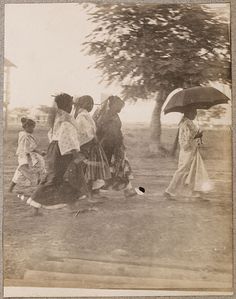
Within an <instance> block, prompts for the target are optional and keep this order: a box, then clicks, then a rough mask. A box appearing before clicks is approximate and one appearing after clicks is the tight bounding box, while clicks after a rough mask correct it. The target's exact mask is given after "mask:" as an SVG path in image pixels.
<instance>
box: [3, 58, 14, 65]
mask: <svg viewBox="0 0 236 299" xmlns="http://www.w3.org/2000/svg"><path fill="white" fill-rule="evenodd" d="M4 66H7V67H17V66H16V65H15V64H14V63H12V62H11V61H10V60H9V59H7V58H4Z"/></svg>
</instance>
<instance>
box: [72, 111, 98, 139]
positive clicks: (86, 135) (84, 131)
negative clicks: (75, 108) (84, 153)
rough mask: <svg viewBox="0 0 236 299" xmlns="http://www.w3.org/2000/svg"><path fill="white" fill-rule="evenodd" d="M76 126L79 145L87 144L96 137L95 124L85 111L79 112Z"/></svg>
mask: <svg viewBox="0 0 236 299" xmlns="http://www.w3.org/2000/svg"><path fill="white" fill-rule="evenodd" d="M76 124H77V132H78V139H79V142H80V145H83V144H85V143H88V142H89V141H91V140H92V139H93V138H94V137H95V136H96V125H95V122H94V120H93V118H92V116H91V115H90V114H89V112H88V111H87V110H85V109H80V110H79V113H78V115H77V117H76Z"/></svg>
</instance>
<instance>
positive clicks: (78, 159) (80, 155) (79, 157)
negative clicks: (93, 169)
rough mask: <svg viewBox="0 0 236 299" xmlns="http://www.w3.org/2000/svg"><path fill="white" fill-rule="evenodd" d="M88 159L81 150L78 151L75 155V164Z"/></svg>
mask: <svg viewBox="0 0 236 299" xmlns="http://www.w3.org/2000/svg"><path fill="white" fill-rule="evenodd" d="M85 159H86V157H85V155H84V154H83V153H81V152H78V153H77V154H76V155H75V157H74V162H75V164H79V163H80V162H82V161H84V160H85Z"/></svg>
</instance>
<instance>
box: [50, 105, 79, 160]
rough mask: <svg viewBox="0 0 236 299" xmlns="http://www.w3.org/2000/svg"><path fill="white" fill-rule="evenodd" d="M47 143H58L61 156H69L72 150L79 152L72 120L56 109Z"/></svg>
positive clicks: (74, 125)
mask: <svg viewBox="0 0 236 299" xmlns="http://www.w3.org/2000/svg"><path fill="white" fill-rule="evenodd" d="M48 137H49V141H50V142H52V141H58V146H59V149H60V153H61V155H62V156H63V155H66V154H70V153H71V151H72V150H76V151H80V143H79V140H78V132H77V126H76V122H75V120H74V118H73V117H72V116H71V115H70V114H69V113H67V112H65V111H63V110H61V109H58V112H57V115H56V118H55V121H54V125H53V128H52V129H51V130H50V131H49V134H48Z"/></svg>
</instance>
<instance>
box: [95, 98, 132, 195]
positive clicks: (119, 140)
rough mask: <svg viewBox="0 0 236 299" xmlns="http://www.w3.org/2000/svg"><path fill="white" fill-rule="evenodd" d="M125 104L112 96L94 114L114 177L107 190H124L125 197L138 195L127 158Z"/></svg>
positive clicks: (108, 183) (99, 136) (99, 137)
mask: <svg viewBox="0 0 236 299" xmlns="http://www.w3.org/2000/svg"><path fill="white" fill-rule="evenodd" d="M124 105H125V103H124V101H122V100H121V99H120V98H119V97H118V96H110V97H109V98H108V99H107V100H106V101H105V102H104V103H103V105H102V107H101V109H100V110H98V111H96V112H95V114H94V120H95V123H96V125H97V136H98V140H99V141H100V143H101V145H102V147H103V149H104V151H105V153H106V157H107V160H108V163H109V165H110V169H111V174H112V177H111V179H110V180H108V181H107V182H106V186H105V188H106V189H109V188H113V189H114V190H124V195H125V197H130V196H134V195H136V192H135V191H134V190H133V188H132V185H131V181H130V180H131V179H132V178H133V175H132V170H131V166H130V164H129V161H128V159H127V156H126V152H125V146H124V138H123V134H122V131H121V127H122V123H121V120H120V117H119V113H120V112H121V110H122V108H123V107H124Z"/></svg>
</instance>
